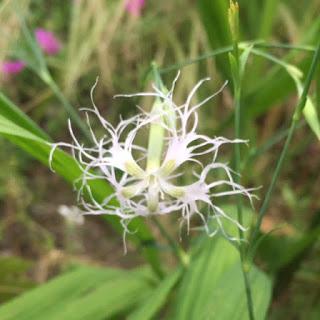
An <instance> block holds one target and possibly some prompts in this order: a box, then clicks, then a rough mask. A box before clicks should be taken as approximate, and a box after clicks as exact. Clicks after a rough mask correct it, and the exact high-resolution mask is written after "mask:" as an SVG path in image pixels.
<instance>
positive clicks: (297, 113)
mask: <svg viewBox="0 0 320 320" xmlns="http://www.w3.org/2000/svg"><path fill="white" fill-rule="evenodd" d="M319 60H320V42H319V44H318V46H317V50H316V51H315V53H314V55H313V59H312V63H311V66H310V69H309V71H308V75H307V79H306V82H305V84H304V87H303V91H302V94H301V97H300V99H299V102H298V104H297V105H296V107H295V110H294V113H293V116H292V119H291V124H290V128H289V133H288V136H287V139H286V142H285V144H284V147H283V149H282V151H281V154H280V157H279V160H278V162H277V164H276V168H275V171H274V173H273V176H272V180H271V184H270V186H269V189H268V191H267V193H266V196H265V198H264V201H263V203H262V206H261V209H260V211H259V216H258V220H257V223H256V226H255V230H254V232H253V235H252V238H251V239H252V240H251V241H255V240H256V238H257V237H258V234H259V231H260V227H261V224H262V220H263V218H264V216H265V214H266V212H267V210H268V207H269V203H270V199H271V195H272V193H273V190H274V187H275V184H276V182H277V180H278V177H279V174H280V171H281V169H282V166H283V163H284V160H285V157H286V155H287V152H288V148H289V145H290V143H291V140H292V137H293V133H294V131H295V129H296V127H297V124H298V121H299V120H300V118H301V113H302V111H303V108H304V106H305V104H306V101H307V97H308V92H309V89H310V85H311V81H312V78H313V75H314V73H315V70H316V67H317V65H318V63H319Z"/></svg>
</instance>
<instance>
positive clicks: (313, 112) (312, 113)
mask: <svg viewBox="0 0 320 320" xmlns="http://www.w3.org/2000/svg"><path fill="white" fill-rule="evenodd" d="M303 115H304V117H305V119H306V121H307V122H308V124H309V126H310V128H311V130H312V131H313V133H314V134H315V135H316V137H317V138H318V139H319V140H320V123H319V116H318V112H317V109H316V107H315V105H314V103H313V102H312V100H311V98H310V97H308V99H307V101H306V105H305V107H304V109H303Z"/></svg>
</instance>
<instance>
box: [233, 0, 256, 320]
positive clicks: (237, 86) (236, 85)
mask: <svg viewBox="0 0 320 320" xmlns="http://www.w3.org/2000/svg"><path fill="white" fill-rule="evenodd" d="M238 19H239V12H238V4H237V3H236V5H234V3H233V2H230V9H229V24H230V29H231V33H232V35H233V37H232V38H233V53H230V54H229V60H230V67H231V73H232V77H233V91H234V94H233V95H234V110H235V117H234V127H235V138H236V139H240V137H241V77H242V75H241V71H240V70H241V68H240V56H239V47H238V42H239V41H238V35H239V32H238V30H239V25H238V23H239V22H238ZM234 162H235V170H236V172H239V171H240V167H241V150H240V144H238V143H235V145H234ZM235 181H236V182H237V183H240V177H239V176H236V177H235ZM237 215H238V221H239V223H240V225H242V224H243V216H242V199H241V197H237ZM238 232H239V239H240V243H239V255H240V261H241V271H242V275H243V280H244V286H245V292H246V297H247V309H248V314H249V319H250V320H254V319H255V317H254V308H253V300H252V290H251V285H250V280H249V270H250V268H249V267H248V265H247V263H246V256H245V254H246V251H245V248H244V243H245V242H244V240H245V237H244V233H243V230H242V229H241V228H238Z"/></svg>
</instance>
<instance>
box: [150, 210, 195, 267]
mask: <svg viewBox="0 0 320 320" xmlns="http://www.w3.org/2000/svg"><path fill="white" fill-rule="evenodd" d="M151 220H152V222H153V223H154V224H155V225H156V227H157V228H158V229H159V231H160V233H161V235H162V236H163V237H164V238H165V239H166V240H167V242H168V244H169V245H170V247H171V249H172V252H173V253H174V255H175V256H176V258H177V260H178V261H179V262H180V263H181V265H182V266H183V267H184V268H186V267H187V266H188V265H189V262H190V258H189V256H188V254H187V253H186V252H185V251H184V250H183V249H182V248H181V246H179V245H178V244H177V242H176V241H175V240H174V239H173V238H172V237H171V236H170V234H169V233H168V232H167V230H166V229H165V228H164V227H163V225H162V224H161V223H160V222H159V220H158V219H157V218H156V217H155V216H151Z"/></svg>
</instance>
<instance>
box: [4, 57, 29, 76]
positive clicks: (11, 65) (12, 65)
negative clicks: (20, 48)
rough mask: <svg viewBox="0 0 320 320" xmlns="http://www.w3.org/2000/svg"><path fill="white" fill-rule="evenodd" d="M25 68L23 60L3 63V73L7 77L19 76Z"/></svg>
mask: <svg viewBox="0 0 320 320" xmlns="http://www.w3.org/2000/svg"><path fill="white" fill-rule="evenodd" d="M25 66H26V64H25V62H23V61H21V60H7V61H4V62H3V63H2V65H1V71H2V72H3V73H4V74H7V75H10V74H18V73H20V72H21V71H22V70H23V69H24V67H25Z"/></svg>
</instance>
